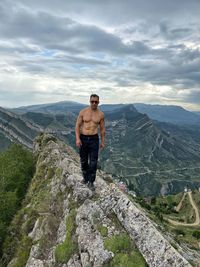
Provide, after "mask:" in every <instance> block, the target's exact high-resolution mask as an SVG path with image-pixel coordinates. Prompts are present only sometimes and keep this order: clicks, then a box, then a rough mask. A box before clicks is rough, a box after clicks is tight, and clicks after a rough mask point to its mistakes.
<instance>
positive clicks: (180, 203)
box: [175, 192, 187, 211]
mask: <svg viewBox="0 0 200 267" xmlns="http://www.w3.org/2000/svg"><path fill="white" fill-rule="evenodd" d="M186 195H187V193H186V192H184V194H183V196H182V199H181V201H180V202H179V204H178V206H176V208H175V209H176V211H179V210H180V209H181V207H182V204H183V200H184V199H185V197H186Z"/></svg>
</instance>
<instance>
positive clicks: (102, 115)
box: [99, 109, 104, 118]
mask: <svg viewBox="0 0 200 267" xmlns="http://www.w3.org/2000/svg"><path fill="white" fill-rule="evenodd" d="M99 114H100V116H101V117H102V118H104V113H103V111H101V110H100V109H99Z"/></svg>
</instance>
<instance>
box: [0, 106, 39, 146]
mask: <svg viewBox="0 0 200 267" xmlns="http://www.w3.org/2000/svg"><path fill="white" fill-rule="evenodd" d="M41 131H42V127H40V126H38V125H36V124H35V123H32V122H30V121H28V120H25V119H23V118H22V117H21V116H19V115H17V114H15V113H13V112H11V111H8V110H6V109H4V108H1V107H0V136H1V141H0V150H2V149H5V148H7V147H8V146H9V145H10V144H11V143H12V142H15V143H20V144H23V145H24V146H25V147H27V148H29V149H31V148H32V143H33V139H34V138H35V136H36V135H37V134H38V133H39V132H41Z"/></svg>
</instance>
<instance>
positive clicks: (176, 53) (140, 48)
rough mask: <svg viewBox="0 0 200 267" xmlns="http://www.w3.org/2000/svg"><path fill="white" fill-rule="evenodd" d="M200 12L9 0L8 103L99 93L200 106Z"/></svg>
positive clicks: (3, 6)
mask: <svg viewBox="0 0 200 267" xmlns="http://www.w3.org/2000/svg"><path fill="white" fill-rule="evenodd" d="M199 11H200V3H199V1H197V0H191V1H186V0H182V1H181V0H175V1H172V0H170V1H165V2H163V1H160V0H153V1H147V0H141V1H135V0H127V1H126V2H123V1H121V0H116V1H111V0H106V1H105V0H102V1H97V0H85V1H82V0H81V1H80V0H77V1H71V0H69V1H61V0H58V1H56V2H55V1H52V0H44V1H38V0H35V1H33V0H29V1H25V0H19V1H17V2H13V1H11V0H2V1H1V3H0V16H1V21H0V55H1V63H0V95H1V97H0V105H3V104H4V103H7V104H8V103H10V105H15V106H17V103H18V104H19V105H20V103H21V102H23V105H24V104H25V103H26V102H27V104H28V103H30V101H31V104H34V103H37V102H40V103H41V101H43V103H44V102H46V101H50V102H52V101H59V100H63V98H65V97H68V98H69V100H75V101H82V102H88V99H87V95H89V94H90V93H91V91H92V92H93V91H95V92H99V94H101V97H102V98H104V100H105V101H106V102H107V103H108V102H109V101H110V102H114V101H115V102H116V101H119V102H130V101H134V99H137V102H142V101H146V102H153V101H157V102H158V103H179V104H183V105H188V106H190V107H192V105H195V109H196V107H197V105H199V109H200V100H199V98H198V93H199V86H200V78H199V77H200V75H199V74H200V73H199V69H200V45H199ZM6 90H8V91H9V92H12V95H11V94H10V97H9V94H7V93H6ZM27 92H28V93H27ZM180 92H182V93H180ZM183 92H184V93H183ZM30 95H31V97H30ZM14 96H15V97H14ZM73 97H74V98H75V99H73ZM134 102H136V101H134Z"/></svg>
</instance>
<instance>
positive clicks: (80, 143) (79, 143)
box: [76, 139, 82, 148]
mask: <svg viewBox="0 0 200 267" xmlns="http://www.w3.org/2000/svg"><path fill="white" fill-rule="evenodd" d="M81 145H82V142H81V139H77V140H76V146H77V147H78V148H80V147H81Z"/></svg>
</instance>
